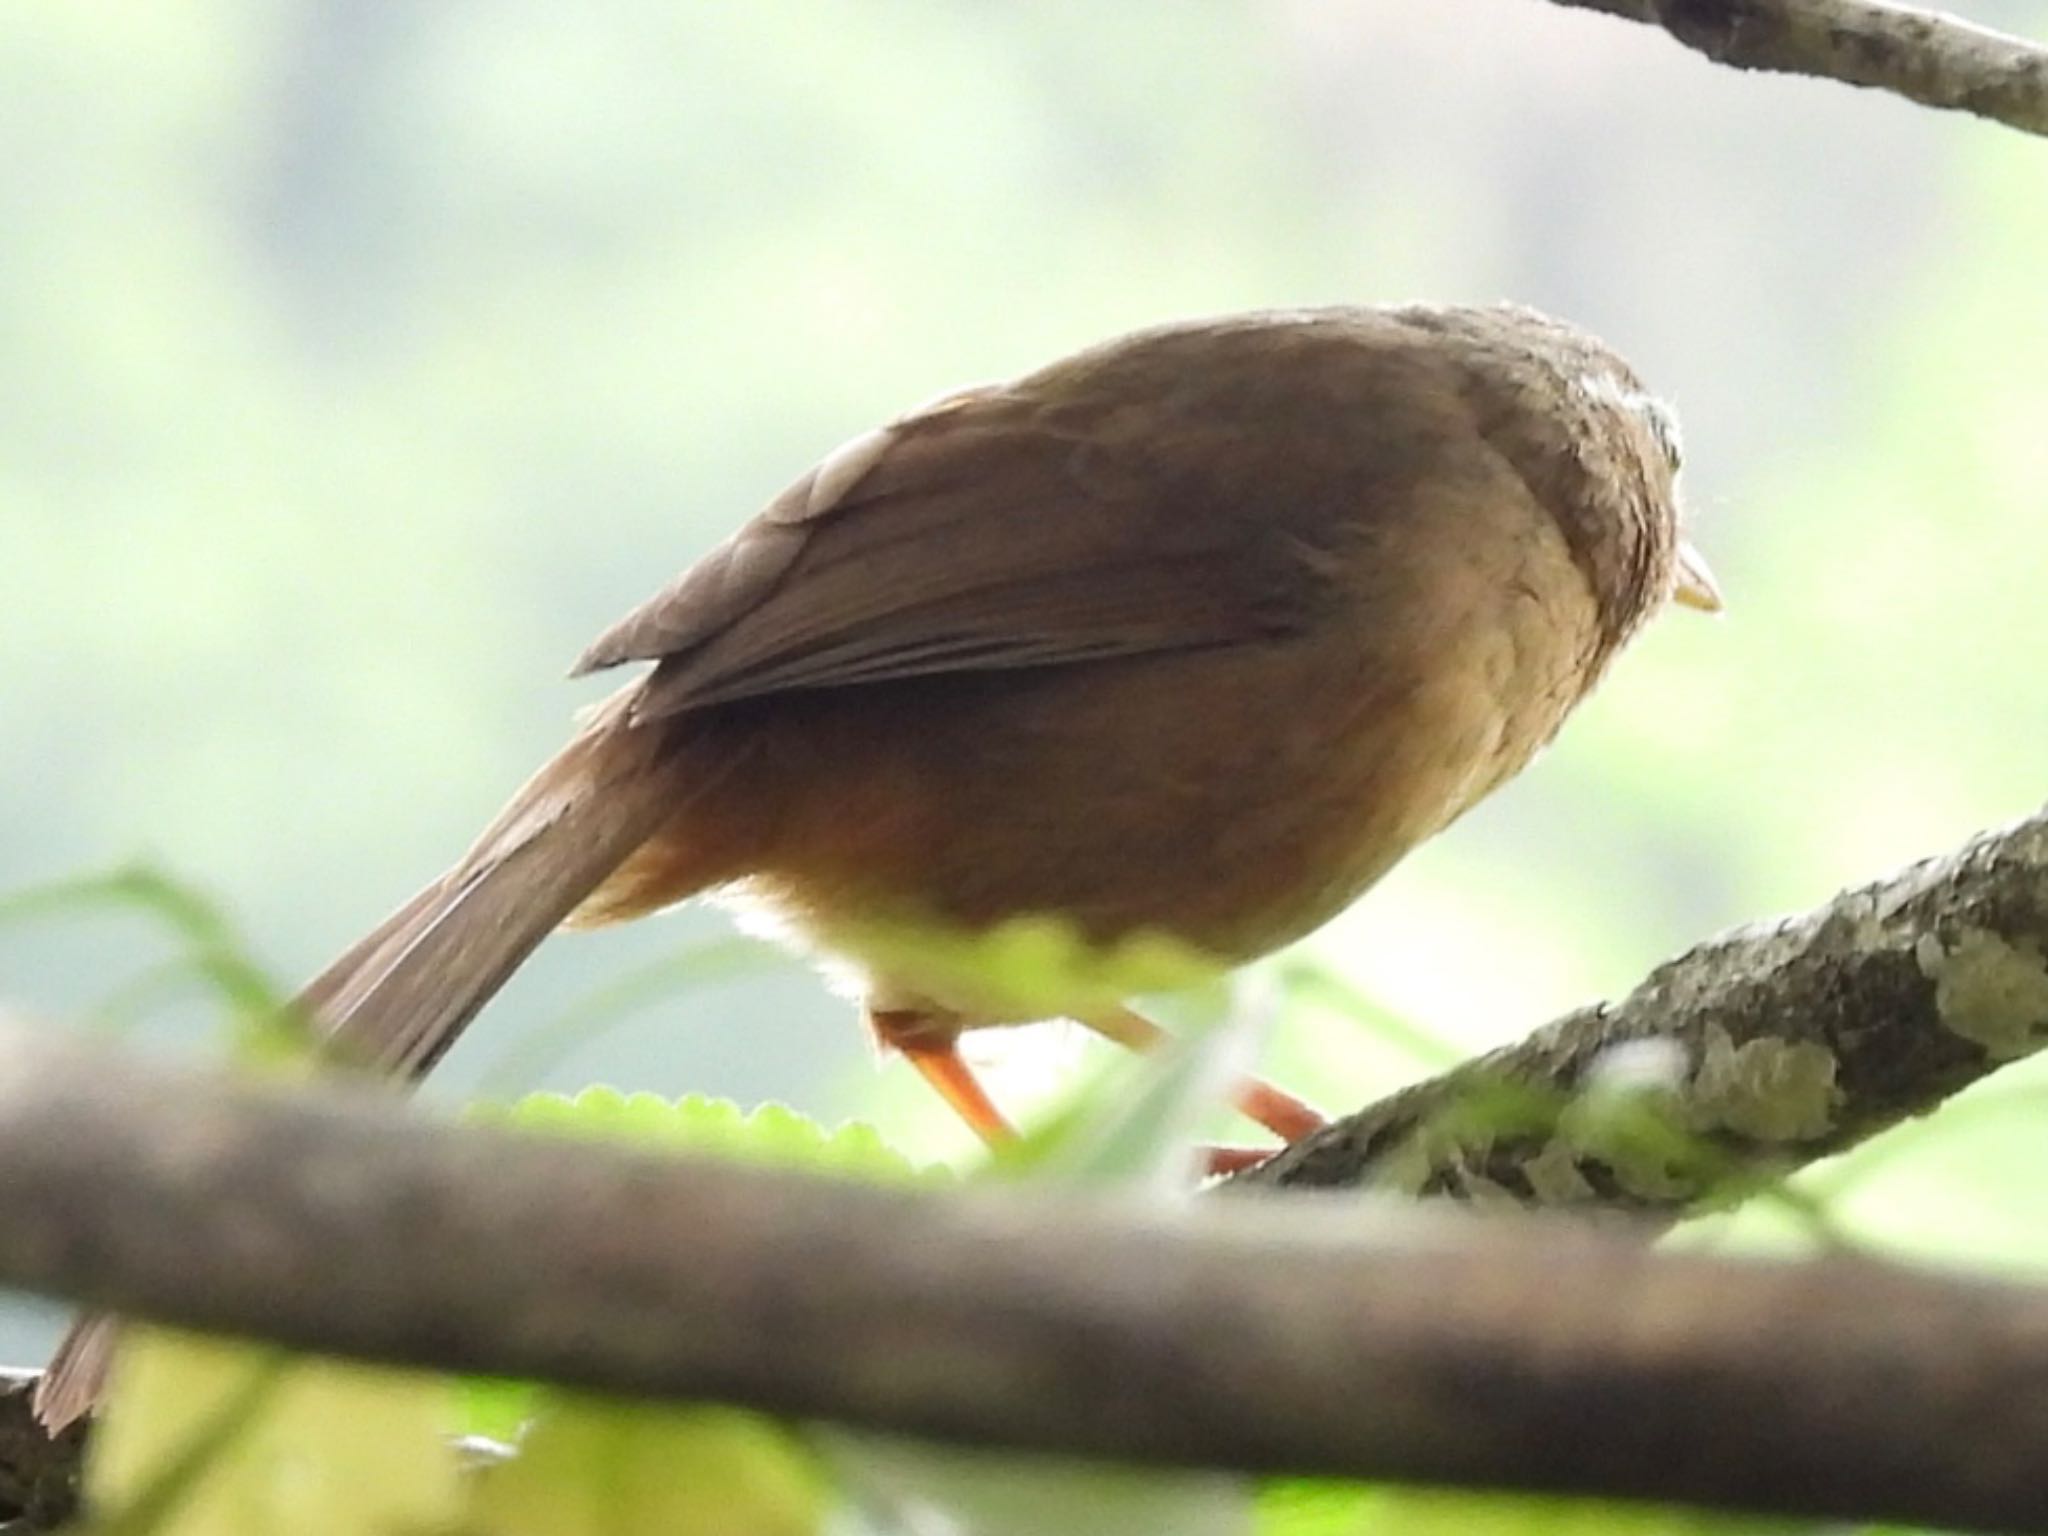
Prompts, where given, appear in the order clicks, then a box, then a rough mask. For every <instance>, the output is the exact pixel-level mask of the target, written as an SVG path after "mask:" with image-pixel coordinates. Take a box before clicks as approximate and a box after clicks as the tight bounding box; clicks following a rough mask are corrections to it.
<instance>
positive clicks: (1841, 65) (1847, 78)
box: [1552, 0, 2048, 135]
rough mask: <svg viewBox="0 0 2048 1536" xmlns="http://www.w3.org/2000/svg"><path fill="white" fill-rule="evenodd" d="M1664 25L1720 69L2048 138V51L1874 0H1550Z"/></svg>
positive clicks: (1963, 23)
mask: <svg viewBox="0 0 2048 1536" xmlns="http://www.w3.org/2000/svg"><path fill="white" fill-rule="evenodd" d="M1552 4H1555V5H1567V6H1571V7H1573V8H1574V9H1578V10H1587V11H1600V12H1603V13H1605V14H1606V15H1609V16H1621V17H1625V18H1626V19H1628V20H1630V21H1640V22H1644V23H1647V24H1648V25H1650V26H1654V27H1661V28H1663V29H1664V30H1665V31H1666V32H1669V33H1670V34H1671V35H1672V36H1673V37H1675V38H1677V39H1678V41H1680V42H1681V43H1683V44H1685V46H1686V47H1688V48H1691V49H1694V50H1696V51H1697V52H1700V53H1703V54H1705V55H1706V56H1707V57H1708V58H1710V59H1712V60H1714V61H1715V62H1716V63H1718V64H1727V65H1730V66H1732V67H1733V68H1736V69H1759V70H1768V71H1771V72H1773V73H1778V74H1794V75H1813V76H1817V77H1819V78H1821V79H1825V80H1840V81H1842V82H1844V83H1845V84H1848V85H1863V86H1871V87H1874V88H1875V89H1878V90H1882V91H1889V92H1891V93H1892V94H1893V95H1894V96H1903V97H1905V98H1906V99H1907V100H1908V101H1917V102H1919V103H1920V104H1921V105H1922V106H1927V107H1941V108H1945V109H1947V110H1950V111H1956V112H1969V113H1972V114H1974V115H1975V116H1977V117H1983V118H1989V119H1991V120H1992V121H1994V122H2000V123H2004V124H2006V125H2008V126H2009V127H2013V128H2018V129H2021V130H2022V131H2024V132H2027V133H2035V134H2042V135H2048V48H2042V47H2040V46H2038V45H2036V44H2033V43H2030V42H2027V41H2026V40H2025V39H2023V38H2017V37H2011V36H2008V35H2007V34H2005V33H2003V32H1994V31H1992V30H1991V29H1989V28H1988V27H1979V26H1975V25H1973V24H1971V23H1970V22H1967V21H1963V20H1961V19H1959V18H1957V17H1954V16H1945V15H1942V14H1941V13H1939V12H1936V11H1921V10H1912V9H1909V8H1907V7H1905V6H1898V5H1883V4H1877V3H1874V0H1552Z"/></svg>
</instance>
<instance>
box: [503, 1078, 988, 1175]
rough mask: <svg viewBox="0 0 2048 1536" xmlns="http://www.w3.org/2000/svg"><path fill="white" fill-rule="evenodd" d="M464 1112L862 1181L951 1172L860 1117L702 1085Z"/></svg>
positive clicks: (560, 1132) (516, 1125)
mask: <svg viewBox="0 0 2048 1536" xmlns="http://www.w3.org/2000/svg"><path fill="white" fill-rule="evenodd" d="M468 1113H469V1115H470V1117H471V1118H473V1119H476V1120H480V1121H483V1122H485V1123H486V1124H492V1125H501V1126H506V1127H509V1128H511V1129H515V1130H522V1131H538V1132H541V1133H543V1134H545V1135H553V1136H575V1137H581V1138H584V1139H587V1140H593V1141H616V1142H623V1143H625V1144H627V1145H629V1146H636V1147H643V1148H650V1149H655V1150H668V1151H676V1152H694V1153H700V1154H703V1155H705V1156H709V1157H722V1158H729V1159H731V1160H732V1161H734V1162H742V1163H754V1164H759V1165H763V1166H768V1167H776V1168H795V1169H802V1170H803V1171H805V1172H807V1173H820V1174H832V1175H839V1176H842V1177H845V1178H851V1179H860V1180H863V1181H866V1182H868V1183H877V1184H901V1183H916V1182H923V1181H934V1182H942V1181H945V1180H947V1179H950V1178H951V1177H952V1175H951V1173H950V1171H949V1170H947V1169H946V1168H944V1167H941V1166H937V1165H933V1166H928V1167H919V1166H918V1165H917V1164H915V1163H913V1162H911V1161H910V1159H908V1158H907V1157H905V1156H903V1154H902V1153H900V1152H897V1151H896V1150H895V1149H894V1148H892V1147H891V1146H890V1145H889V1144H888V1143H887V1142H885V1141H884V1140H882V1135H881V1132H879V1131H877V1130H876V1129H875V1128H874V1127H873V1126H871V1125H868V1124H866V1123H865V1122H862V1121H848V1122H846V1123H844V1124H841V1125H837V1126H832V1127H826V1126H823V1125H820V1124H819V1123H818V1122H817V1121H815V1120H812V1119H811V1118H809V1117H808V1116H806V1115H803V1114H800V1113H798V1112H797V1111H796V1110H794V1109H791V1108H790V1107H789V1106H788V1105H786V1104H762V1105H759V1106H757V1107H756V1108H754V1109H752V1110H743V1109H741V1108H740V1107H739V1105H737V1104H735V1103H733V1102H732V1100H730V1099H718V1098H711V1097H708V1096H706V1095H704V1094H700V1093H692V1094H686V1095H684V1096H683V1097H682V1098H680V1099H665V1098H663V1097H661V1096H660V1095H659V1094H653V1093H621V1092H620V1091H619V1090H618V1089H616V1088H607V1087H601V1086H600V1087H593V1088H585V1089H584V1090H583V1091H582V1092H581V1093H578V1094H575V1095H574V1096H569V1095H565V1094H559V1093H530V1094H527V1095H526V1096H524V1097H523V1098H520V1099H517V1100H514V1101H513V1102H512V1103H511V1104H475V1105H472V1106H471V1107H470V1109H469V1111H468Z"/></svg>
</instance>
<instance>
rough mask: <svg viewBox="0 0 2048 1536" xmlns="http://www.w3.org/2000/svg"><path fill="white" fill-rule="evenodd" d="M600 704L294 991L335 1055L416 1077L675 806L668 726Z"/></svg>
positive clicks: (78, 1331)
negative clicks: (450, 860) (410, 892)
mask: <svg viewBox="0 0 2048 1536" xmlns="http://www.w3.org/2000/svg"><path fill="white" fill-rule="evenodd" d="M625 703H626V700H625V698H624V696H619V697H615V698H614V699H613V700H612V701H611V702H610V703H609V704H607V705H605V706H601V707H600V709H599V711H598V712H597V714H596V715H595V717H594V718H593V719H592V720H591V722H590V723H589V725H587V726H586V728H585V729H584V730H583V731H582V732H581V733H580V734H579V735H578V736H577V738H576V739H575V740H573V741H572V742H570V744H569V745H568V747H567V748H565V749H564V750H563V751H562V753H561V754H560V755H559V756H557V757H556V758H554V759H553V760H552V761H551V762H549V763H548V764H547V766H545V767H544V768H542V769H541V770H540V772H538V773H536V774H535V775H534V776H533V777H532V778H531V779H529V780H528V781H527V783H526V784H525V785H524V786H523V787H522V788H521V789H520V791H519V792H518V793H517V794H516V795H514V796H513V797H512V800H511V802H510V803H509V804H508V805H507V806H506V807H505V809H504V810H503V811H502V812H501V813H500V814H499V816H498V818H497V820H496V821H494V822H493V823H492V824H491V826H490V827H489V828H488V829H486V830H485V832H484V834H483V836H482V837H480V838H478V839H477V841H476V844H475V845H474V846H473V847H472V848H471V849H470V851H469V852H468V853H467V854H465V855H464V856H463V858H462V859H461V860H460V862H458V863H457V864H456V865H455V866H454V868H452V869H451V870H449V871H448V873H447V874H445V875H443V876H442V877H441V878H440V879H439V880H436V881H435V882H434V883H433V884H432V885H429V886H428V887H427V888H426V889H424V890H422V891H421V892H419V893H418V894H417V895H416V896H414V897H413V898H412V899H411V900H410V901H408V902H407V903H406V904H405V905H404V906H402V907H400V908H399V909H398V910H397V911H396V912H393V913H392V914H391V916H389V917H388V918H386V919H385V920H384V921H383V922H382V923H380V924H379V925H378V926H377V927H376V928H374V929H372V930H371V931H370V932H369V933H368V934H366V935H365V936H364V937H363V938H362V939H360V940H358V941H357V942H356V943H355V944H354V945H352V946H351V947H350V948H349V949H348V950H347V951H345V952H344V953H343V954H342V955H341V956H340V957H339V958H337V959H336V960H335V961H334V963H333V964H331V965H329V966H328V967H327V969H326V970H324V971H322V972H321V973H320V974H319V975H318V976H315V977H314V978H313V979H312V980H311V981H310V982H308V983H307V984H306V986H305V988H304V989H303V990H302V991H301V992H300V994H299V996H298V998H297V999H296V1000H295V1002H296V1006H297V1007H298V1008H299V1009H301V1010H302V1011H303V1013H304V1014H305V1016H307V1017H308V1018H310V1019H311V1020H313V1021H314V1023H315V1024H316V1025H317V1026H318V1028H319V1029H320V1031H321V1033H322V1036H323V1038H324V1039H325V1041H326V1044H327V1048H328V1049H329V1051H330V1052H331V1053H332V1055H333V1056H334V1058H335V1060H336V1062H337V1064H340V1065H345V1066H348V1067H352V1068H355V1069H358V1070H363V1071H368V1072H371V1073H373V1074H376V1075H379V1076H387V1077H397V1078H408V1079H409V1078H415V1077H418V1076H420V1075H421V1074H422V1073H424V1072H426V1071H427V1070H428V1069H429V1068H431V1067H432V1066H433V1064H434V1063H435V1062H436V1061H438V1060H439V1059H440V1057H441V1056H442V1054H443V1053H444V1052H445V1051H446V1050H447V1049H448V1047H449V1046H451V1045H453V1044H454V1043H455V1040H456V1038H457V1037H458V1036H459V1035H460V1034H461V1033H462V1029H463V1026H464V1025H466V1024H468V1023H469V1021H470V1020H471V1019H472V1018H474V1017H475V1016H476V1013H477V1011H478V1010H479V1009H480V1008H482V1007H483V1005H484V1004H485V1003H487V1002H488V1001H490V999H491V997H492V996H493V995H494V994H495V993H496V992H497V991H498V990H499V988H501V987H502V986H504V984H505V982H506V981H507V980H508V979H509V978H510V977H511V975H512V973H513V972H514V971H515V970H517V969H518V967H519V965H520V963H521V962H522V961H524V960H525V959H526V957H527V956H528V955H529V954H531V953H532V952H533V950H534V948H535V946H536V945H538V944H539V943H540V941H541V940H542V939H544V938H545V937H547V935H548V934H549V933H550V932H551V931H552V930H553V929H554V928H555V927H556V926H558V925H559V924H560V923H561V921H562V920H563V919H564V918H565V917H567V916H568V915H569V914H570V912H572V911H573V910H574V909H575V908H576V907H577V905H578V904H579V903H581V902H582V901H583V899H584V898H585V897H586V896H588V895H589V894H590V893H591V892H592V891H593V890H595V889H596V888H597V887H598V886H599V885H600V884H601V883H602V882H603V880H604V878H605V877H606V876H607V875H609V874H610V873H611V872H612V871H613V870H614V869H616V868H617V867H618V866H619V865H620V864H621V863H622V862H624V860H625V859H626V858H627V856H628V855H630V854H631V853H632V852H633V850H634V849H635V848H637V847H639V846H640V845H641V844H642V843H643V842H645V841H646V840H647V839H648V838H649V837H650V836H652V835H653V834H654V832H655V831H656V830H657V829H658V828H659V827H660V825H661V824H662V822H663V821H664V820H666V819H667V818H668V817H669V816H670V815H672V814H674V813H675V811H676V810H677V809H678V805H677V801H676V793H677V785H676V783H675V780H674V778H673V776H672V775H671V774H668V773H664V772H661V771H659V768H660V766H661V765H660V763H659V761H658V757H659V751H660V742H659V740H658V732H659V731H660V729H661V728H660V727H651V728H648V729H646V730H645V731H642V730H637V729H634V728H633V727H631V726H630V725H628V724H626V723H625V718H624V717H625V707H624V706H625ZM116 1326H117V1325H116V1321H115V1319H113V1318H110V1317H106V1316H102V1315H91V1314H89V1315H87V1316H84V1317H81V1318H80V1319H79V1320H78V1321H77V1322H76V1323H74V1324H73V1325H72V1329H71V1332H70V1333H68V1334H67V1335H66V1336H65V1338H64V1340H63V1342H62V1343H61V1344H59V1345H58V1348H57V1352H56V1354H55V1355H54V1356H53V1357H52V1358H51V1361H50V1364H49V1366H48V1367H47V1368H46V1369H45V1370H44V1372H43V1375H42V1377H41V1379H40V1380H39V1381H38V1382H37V1383H36V1390H35V1401H34V1407H35V1411H36V1415H37V1417H38V1418H40V1419H41V1420H42V1422H43V1424H44V1425H45V1426H46V1427H47V1428H48V1429H49V1430H50V1432H51V1433H53V1434H54V1433H56V1432H57V1431H58V1430H60V1429H62V1428H63V1427H64V1426H65V1425H66V1424H68V1423H70V1422H71V1421H72V1420H73V1419H75V1418H78V1417H79V1416H80V1415H82V1414H84V1413H87V1412H89V1411H90V1410H91V1408H92V1406H93V1404H94V1402H95V1400H96V1399H97V1398H98V1396H99V1393H100V1389H101V1386H102V1384H103V1380H104V1377H105V1374H106V1369H107V1364H108V1360H109V1356H110V1353H111V1347H112V1343H113V1340H114V1337H115V1332H116Z"/></svg>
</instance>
